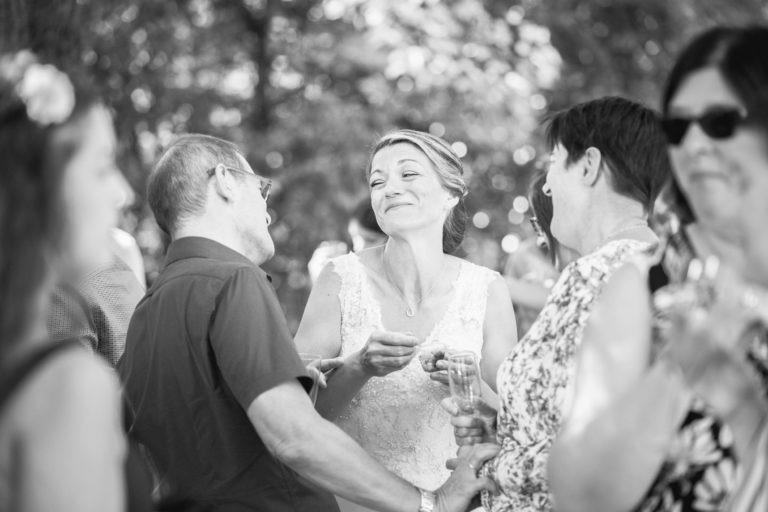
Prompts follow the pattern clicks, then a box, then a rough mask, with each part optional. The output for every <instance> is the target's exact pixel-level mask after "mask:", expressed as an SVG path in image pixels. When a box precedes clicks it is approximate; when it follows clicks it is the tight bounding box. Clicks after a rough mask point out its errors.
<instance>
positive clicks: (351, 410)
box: [332, 253, 498, 489]
mask: <svg viewBox="0 0 768 512" xmlns="http://www.w3.org/2000/svg"><path fill="white" fill-rule="evenodd" d="M332 263H333V268H334V270H335V272H336V273H337V274H338V275H339V276H340V278H341V290H340V292H339V301H340V303H341V355H346V354H349V353H351V352H355V351H357V350H359V349H360V348H362V347H363V345H364V344H365V342H366V341H367V340H368V336H369V335H370V333H371V332H372V331H373V330H375V329H384V328H385V326H383V325H382V320H381V308H380V306H379V304H378V302H377V301H376V299H375V298H374V296H373V295H372V292H371V289H370V285H369V283H368V279H367V277H366V274H365V269H364V267H363V264H362V263H361V262H360V259H359V258H358V256H357V255H356V254H354V253H352V254H348V255H345V256H341V257H339V258H336V259H334V260H333V261H332ZM496 276H498V274H497V273H496V272H493V271H491V270H489V269H487V268H485V267H480V266H478V265H474V264H472V263H469V262H466V261H462V262H461V266H460V270H459V274H458V278H457V279H456V282H455V283H454V287H455V292H454V293H455V295H454V297H453V299H452V300H451V302H450V303H449V305H448V309H447V310H446V313H445V315H444V316H443V318H442V319H441V320H440V321H439V322H438V323H437V324H436V325H435V326H434V328H433V329H432V331H431V333H430V334H429V336H428V337H427V339H426V340H425V341H424V343H425V344H428V343H433V342H439V343H442V344H445V345H446V346H447V347H448V348H450V349H457V350H471V351H473V352H475V353H477V354H478V357H479V354H480V349H481V348H482V344H483V321H484V319H485V307H486V302H487V298H488V285H489V284H490V283H491V282H492V281H493V280H494V279H495V278H496ZM446 396H448V389H447V387H446V386H444V385H442V384H440V383H437V382H434V381H432V380H430V379H429V376H428V375H427V374H426V373H425V372H424V371H423V370H422V368H421V364H420V363H419V360H418V357H416V358H414V359H413V361H411V363H410V364H409V365H408V366H407V367H406V368H404V369H403V370H401V371H398V372H394V373H391V374H389V375H387V376H386V377H380V378H372V379H370V380H369V381H368V383H367V384H366V385H365V386H363V388H362V389H361V390H360V393H359V394H358V395H357V396H356V397H355V398H354V399H353V400H352V402H351V403H350V404H349V406H348V407H347V408H346V410H345V411H344V412H343V413H342V415H341V416H340V418H339V419H338V420H337V424H338V425H339V426H340V427H341V428H342V429H343V430H344V431H346V432H347V433H348V434H350V435H351V436H352V437H353V438H355V439H356V440H357V441H358V443H360V445H361V446H362V447H363V448H364V449H365V450H366V451H367V452H368V453H369V454H371V455H372V456H373V457H374V458H376V459H377V460H378V461H379V462H381V463H382V464H384V465H385V466H386V467H387V468H388V469H390V470H391V471H393V472H395V473H397V474H398V475H400V476H402V477H403V478H405V479H406V480H408V481H410V482H412V483H413V484H415V485H418V486H420V487H424V488H426V489H434V488H436V487H438V486H439V485H441V484H442V483H443V482H444V481H445V479H446V478H448V471H447V470H446V469H445V461H446V460H447V459H448V458H451V457H453V456H455V454H456V444H455V441H454V436H453V427H452V426H451V424H450V417H449V415H448V414H447V413H446V412H445V411H443V410H442V409H441V407H440V400H442V399H443V398H445V397H446Z"/></svg>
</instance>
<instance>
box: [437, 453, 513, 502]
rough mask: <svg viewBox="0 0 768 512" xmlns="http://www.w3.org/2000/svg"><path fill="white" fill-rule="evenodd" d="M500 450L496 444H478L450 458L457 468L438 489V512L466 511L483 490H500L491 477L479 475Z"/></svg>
mask: <svg viewBox="0 0 768 512" xmlns="http://www.w3.org/2000/svg"><path fill="white" fill-rule="evenodd" d="M497 453H499V446H498V445H495V444H477V445H474V446H464V447H462V448H460V449H459V456H458V458H456V459H451V460H449V461H448V464H447V466H448V468H449V469H453V473H451V476H450V478H448V480H447V481H446V482H445V483H444V484H443V485H442V486H441V487H440V488H439V489H438V490H437V491H435V494H436V498H437V506H436V507H435V512H464V511H465V510H467V507H469V504H470V503H471V502H472V499H473V498H474V497H475V496H476V495H477V494H478V493H479V492H480V491H482V490H487V491H490V492H492V493H495V492H497V490H496V485H495V484H494V483H493V481H492V480H491V479H490V478H488V477H484V476H483V477H481V476H478V475H477V472H478V470H479V469H480V467H481V466H482V465H483V464H484V463H485V461H487V460H488V459H491V458H493V457H495V456H496V454H497Z"/></svg>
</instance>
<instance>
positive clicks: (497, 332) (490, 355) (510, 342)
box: [480, 276, 517, 392]
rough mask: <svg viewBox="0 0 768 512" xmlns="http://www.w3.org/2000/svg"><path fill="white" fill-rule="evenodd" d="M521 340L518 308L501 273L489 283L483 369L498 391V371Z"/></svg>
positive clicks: (482, 371)
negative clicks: (517, 315)
mask: <svg viewBox="0 0 768 512" xmlns="http://www.w3.org/2000/svg"><path fill="white" fill-rule="evenodd" d="M516 343H517V322H516V321H515V310H514V309H513V307H512V300H511V299H510V296H509V290H508V288H507V284H506V282H505V281H504V279H503V278H502V277H501V276H499V277H497V278H496V279H494V280H493V282H491V284H490V285H489V286H488V303H487V306H486V308H485V322H484V323H483V349H482V359H481V361H480V372H481V373H482V376H483V380H484V381H485V383H486V384H488V386H489V387H490V388H491V389H492V390H493V391H494V392H495V391H496V373H497V372H498V371H499V366H501V363H502V362H503V361H504V359H505V358H506V357H507V355H509V353H510V352H511V351H512V349H513V348H514V347H515V344H516Z"/></svg>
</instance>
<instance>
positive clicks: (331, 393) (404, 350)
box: [295, 264, 419, 420]
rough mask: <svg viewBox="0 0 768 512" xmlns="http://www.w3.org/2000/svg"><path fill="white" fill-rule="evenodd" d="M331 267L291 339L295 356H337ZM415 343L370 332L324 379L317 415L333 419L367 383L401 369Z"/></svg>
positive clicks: (336, 286)
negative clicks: (293, 343) (293, 341)
mask: <svg viewBox="0 0 768 512" xmlns="http://www.w3.org/2000/svg"><path fill="white" fill-rule="evenodd" d="M331 265H332V264H329V265H327V266H326V267H325V268H324V269H323V271H322V272H321V273H320V276H319V277H318V278H317V282H316V283H315V286H314V287H313V288H312V292H311V293H310V295H309V300H308V301H307V307H306V309H305V310H304V316H303V317H302V319H301V324H300V325H299V329H298V331H297V332H296V337H295V342H296V347H297V349H298V350H299V352H306V353H311V354H316V355H318V356H320V357H322V358H324V359H326V358H333V357H337V356H338V355H339V353H340V352H341V305H340V303H339V298H338V297H339V290H340V288H341V278H340V277H339V276H338V274H336V272H334V271H333V269H332V268H331ZM418 343H419V341H418V340H417V339H416V338H415V337H413V336H412V335H410V334H403V333H396V332H380V331H377V332H373V333H372V334H371V335H370V337H369V339H368V341H367V342H366V344H365V346H364V347H363V348H362V349H361V350H359V351H357V352H353V353H351V354H349V355H347V356H345V358H344V364H343V365H342V366H341V367H339V368H338V369H336V370H335V371H334V373H333V375H331V377H330V378H328V381H327V384H328V385H327V387H326V388H324V389H320V392H319V394H318V397H317V403H316V404H315V407H316V409H317V411H318V412H319V413H320V414H321V415H322V416H323V417H325V418H326V419H330V420H333V419H335V418H336V417H337V416H338V415H339V413H340V412H341V411H342V410H343V409H344V407H346V405H347V404H349V402H350V401H351V400H352V399H353V398H354V397H355V395H357V393H358V392H359V391H360V388H362V387H363V385H365V383H366V382H368V379H370V378H371V377H377V376H382V375H386V374H388V373H391V372H393V371H397V370H400V369H401V368H403V367H405V366H406V365H407V364H408V363H409V362H410V361H411V359H412V358H413V356H414V355H415V354H416V345H418Z"/></svg>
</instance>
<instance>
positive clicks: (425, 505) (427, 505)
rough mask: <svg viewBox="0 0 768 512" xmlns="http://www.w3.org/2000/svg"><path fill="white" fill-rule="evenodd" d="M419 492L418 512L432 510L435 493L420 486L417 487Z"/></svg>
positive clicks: (434, 503) (435, 503)
mask: <svg viewBox="0 0 768 512" xmlns="http://www.w3.org/2000/svg"><path fill="white" fill-rule="evenodd" d="M416 489H418V490H419V494H420V495H421V503H420V504H419V510H418V512H433V511H434V510H435V506H436V505H437V495H436V494H435V493H434V492H432V491H428V490H426V489H422V488H421V487H417V488H416Z"/></svg>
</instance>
